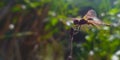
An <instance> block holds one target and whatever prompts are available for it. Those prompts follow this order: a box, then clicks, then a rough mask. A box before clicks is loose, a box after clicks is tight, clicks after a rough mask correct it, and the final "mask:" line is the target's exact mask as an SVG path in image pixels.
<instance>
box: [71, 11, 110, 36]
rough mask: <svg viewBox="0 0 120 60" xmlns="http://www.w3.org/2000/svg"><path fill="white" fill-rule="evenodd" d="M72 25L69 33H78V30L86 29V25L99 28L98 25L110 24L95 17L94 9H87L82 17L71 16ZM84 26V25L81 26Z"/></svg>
mask: <svg viewBox="0 0 120 60" xmlns="http://www.w3.org/2000/svg"><path fill="white" fill-rule="evenodd" d="M73 24H74V26H73V27H72V29H71V35H74V34H76V33H78V32H79V31H80V30H84V31H86V30H87V28H86V27H88V26H91V25H92V26H95V27H97V28H99V26H100V25H103V26H110V24H106V23H104V22H102V21H101V20H100V19H98V18H97V15H96V12H95V11H94V10H92V9H91V10H89V11H88V12H87V14H86V15H85V16H84V17H83V18H73ZM82 26H84V27H82ZM73 33H74V34H73Z"/></svg>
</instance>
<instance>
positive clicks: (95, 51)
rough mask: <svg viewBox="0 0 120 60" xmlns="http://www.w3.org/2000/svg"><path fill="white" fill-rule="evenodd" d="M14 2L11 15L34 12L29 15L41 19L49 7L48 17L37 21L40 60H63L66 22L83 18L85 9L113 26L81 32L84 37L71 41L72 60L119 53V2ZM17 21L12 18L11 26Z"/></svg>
mask: <svg viewBox="0 0 120 60" xmlns="http://www.w3.org/2000/svg"><path fill="white" fill-rule="evenodd" d="M8 2H9V1H6V0H2V1H1V2H0V7H1V8H2V7H4V6H6V4H7V3H8ZM15 2H16V4H15V5H14V6H13V7H12V8H11V9H10V11H11V13H16V12H17V13H18V12H19V13H24V15H26V14H31V13H30V11H32V10H33V11H32V12H34V11H35V13H36V15H37V16H38V17H39V16H44V14H42V12H43V11H44V9H45V8H46V7H45V6H46V5H48V8H49V9H48V12H47V16H45V17H44V18H43V19H42V20H41V19H40V20H41V21H40V22H42V25H43V27H44V28H43V30H44V31H42V33H41V35H40V37H39V38H38V40H40V47H39V51H38V52H40V53H38V55H39V58H40V59H42V60H65V59H66V57H65V56H66V55H67V52H68V50H69V48H68V45H69V41H70V37H69V36H70V34H69V29H70V28H71V27H72V24H70V25H67V22H68V21H71V19H69V18H74V17H82V16H83V15H85V14H86V12H87V9H92V8H93V9H94V10H95V11H96V12H97V15H98V17H99V18H100V19H101V20H102V21H104V22H105V23H109V24H111V25H113V26H110V27H108V26H100V28H101V29H96V28H95V27H92V28H91V29H89V30H87V31H84V32H82V33H85V34H86V35H84V36H83V35H77V36H78V39H76V40H75V41H73V59H74V60H111V57H112V55H114V54H115V53H116V52H117V51H120V37H119V36H120V27H119V26H120V11H119V10H120V6H119V5H120V0H16V1H15ZM34 17H36V16H34ZM17 18H18V17H14V18H13V20H14V21H13V20H12V21H13V22H12V23H17V22H18V20H17ZM27 18H28V17H27ZM31 20H32V19H31ZM33 21H35V20H34V19H33ZM0 22H1V21H0ZM28 23H29V21H28ZM28 31H29V30H28ZM16 35H17V34H16ZM81 36H83V37H81ZM21 38H22V37H21ZM83 39H84V42H82V40H83ZM49 40H50V42H49ZM44 41H48V42H47V43H46V42H44ZM78 41H79V42H78ZM44 43H45V44H44ZM91 52H92V54H91ZM53 56H55V57H53ZM119 56H120V55H119ZM119 59H120V57H119Z"/></svg>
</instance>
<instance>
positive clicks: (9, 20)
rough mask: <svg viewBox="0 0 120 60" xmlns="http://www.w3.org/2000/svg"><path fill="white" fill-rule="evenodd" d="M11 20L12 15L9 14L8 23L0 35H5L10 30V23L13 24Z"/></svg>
mask: <svg viewBox="0 0 120 60" xmlns="http://www.w3.org/2000/svg"><path fill="white" fill-rule="evenodd" d="M11 18H12V14H11V13H9V14H8V16H7V18H6V23H5V25H4V27H3V29H2V31H0V32H1V34H0V35H2V34H4V33H5V32H6V31H8V30H9V25H10V23H11Z"/></svg>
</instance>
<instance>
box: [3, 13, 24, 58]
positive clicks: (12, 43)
mask: <svg viewBox="0 0 120 60" xmlns="http://www.w3.org/2000/svg"><path fill="white" fill-rule="evenodd" d="M16 16H19V14H18V15H15V17H16ZM22 20H23V15H22V14H20V16H19V18H18V22H17V23H16V28H15V32H14V33H13V34H16V33H17V32H19V29H20V25H21V24H22ZM16 40H17V39H16V36H14V37H13V39H11V41H10V46H9V49H8V54H6V55H7V56H6V58H5V60H9V59H12V60H13V59H14V58H16V60H21V55H20V51H19V50H20V49H19V45H18V43H17V41H16ZM14 49H16V50H15V51H14ZM10 52H11V53H10ZM11 55H12V56H11ZM14 56H16V57H14Z"/></svg>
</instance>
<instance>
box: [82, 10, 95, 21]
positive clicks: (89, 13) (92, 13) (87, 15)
mask: <svg viewBox="0 0 120 60" xmlns="http://www.w3.org/2000/svg"><path fill="white" fill-rule="evenodd" d="M95 17H97V14H96V12H95V11H94V10H92V9H91V10H89V11H88V12H87V14H86V15H85V16H84V17H83V19H85V20H87V19H89V18H95Z"/></svg>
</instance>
